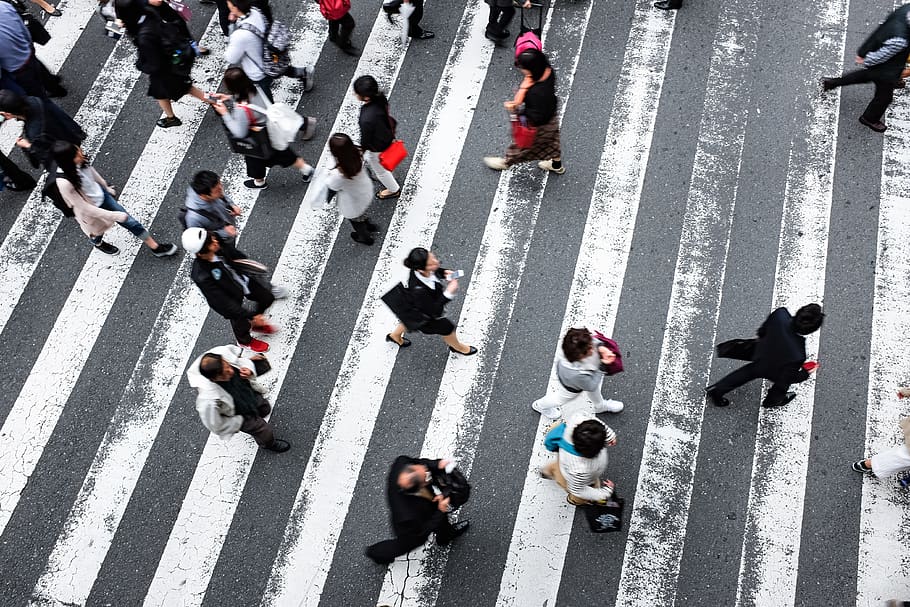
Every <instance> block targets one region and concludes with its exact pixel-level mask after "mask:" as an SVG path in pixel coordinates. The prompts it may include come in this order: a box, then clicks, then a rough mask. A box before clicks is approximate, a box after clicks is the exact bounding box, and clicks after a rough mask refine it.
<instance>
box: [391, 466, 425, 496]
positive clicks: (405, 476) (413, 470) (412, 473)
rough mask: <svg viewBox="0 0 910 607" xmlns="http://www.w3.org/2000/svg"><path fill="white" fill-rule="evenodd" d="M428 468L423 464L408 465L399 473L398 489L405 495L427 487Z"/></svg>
mask: <svg viewBox="0 0 910 607" xmlns="http://www.w3.org/2000/svg"><path fill="white" fill-rule="evenodd" d="M427 472H429V471H428V470H427V467H426V466H424V465H423V464H408V465H407V466H405V467H404V468H402V470H401V472H399V473H398V488H399V489H400V490H401V491H404V492H405V493H414V492H415V491H419V490H420V489H421V488H423V487H426V486H427V484H428V483H429V481H428V480H427Z"/></svg>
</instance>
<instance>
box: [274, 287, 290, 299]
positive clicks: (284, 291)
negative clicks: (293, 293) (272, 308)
mask: <svg viewBox="0 0 910 607" xmlns="http://www.w3.org/2000/svg"><path fill="white" fill-rule="evenodd" d="M289 294H290V290H288V288H287V287H286V286H284V285H272V296H273V297H274V298H275V299H284V298H285V297H287V296H288V295H289Z"/></svg>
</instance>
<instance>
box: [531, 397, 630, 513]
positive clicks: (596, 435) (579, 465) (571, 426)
mask: <svg viewBox="0 0 910 607" xmlns="http://www.w3.org/2000/svg"><path fill="white" fill-rule="evenodd" d="M614 445H616V432H614V431H613V429H612V428H610V426H608V425H606V424H605V423H603V422H602V421H600V420H599V419H597V416H596V415H594V414H593V413H591V412H590V411H576V412H575V413H573V414H572V415H571V416H570V417H569V419H568V421H566V422H565V423H563V424H559V425H557V426H554V427H553V428H552V429H551V430H550V431H549V432H547V436H546V437H545V439H544V446H545V447H546V448H547V450H548V451H555V452H556V454H557V455H556V459H555V460H553V461H551V462H550V463H549V464H547V465H546V466H544V467H543V468H541V470H540V475H541V476H542V477H543V478H547V479H550V480H552V481H555V482H556V484H557V485H559V486H560V487H562V488H563V489H564V490H565V492H566V493H567V494H568V495H567V496H566V501H567V502H569V503H570V504H572V505H573V506H584V505H587V504H598V503H600V504H602V503H604V502H606V501H607V500H608V499H610V498H611V497H612V496H613V481H610V480H605V479H602V478H601V475H602V474H603V473H604V471H605V470H606V469H607V447H612V446H614Z"/></svg>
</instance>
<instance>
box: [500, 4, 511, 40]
mask: <svg viewBox="0 0 910 607" xmlns="http://www.w3.org/2000/svg"><path fill="white" fill-rule="evenodd" d="M514 16H515V7H514V6H511V5H509V6H507V7H505V8H500V9H499V18H498V19H497V25H498V26H499V31H500V32H502V34H503V35H504V36H507V35H508V34H506V32H507V31H508V28H509V23H511V22H512V18H513V17H514Z"/></svg>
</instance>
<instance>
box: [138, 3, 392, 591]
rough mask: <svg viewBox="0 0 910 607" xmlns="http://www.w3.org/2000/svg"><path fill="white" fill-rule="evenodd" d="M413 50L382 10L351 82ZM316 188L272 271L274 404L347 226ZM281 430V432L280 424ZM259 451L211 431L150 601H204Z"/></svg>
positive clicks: (316, 23)
mask: <svg viewBox="0 0 910 607" xmlns="http://www.w3.org/2000/svg"><path fill="white" fill-rule="evenodd" d="M307 7H308V8H307V13H306V14H307V19H308V20H311V23H312V26H311V27H312V28H314V29H318V30H319V31H320V32H323V35H324V34H325V32H326V28H327V25H326V22H325V19H324V18H323V17H322V16H321V15H320V13H319V11H318V6H317V5H315V4H308V5H307ZM406 50H407V47H406V46H404V45H402V43H401V35H400V29H399V26H397V25H392V24H390V23H389V22H388V20H387V19H386V15H385V13H382V12H380V13H379V15H378V16H377V18H376V21H375V23H374V25H373V29H372V31H371V33H370V38H369V40H368V41H367V43H366V45H365V47H364V49H363V53H362V55H361V57H360V61H359V63H358V65H357V69H356V70H355V75H354V78H353V79H352V81H351V82H352V83H353V80H354V79H356V78H357V77H359V76H361V75H362V74H373V75H374V76H375V77H376V78H377V80H378V81H379V83H380V87H385V88H389V89H390V88H391V86H392V84H393V83H394V82H395V80H396V79H397V76H398V70H399V69H400V67H401V63H402V62H403V61H404V56H405V52H406ZM359 111H360V102H359V101H357V99H356V98H355V97H354V95H353V93H352V92H351V91H350V90H349V91H348V92H347V93H346V96H345V99H344V101H343V103H342V106H341V108H340V110H339V112H338V115H337V117H336V120H335V123H334V125H333V126H332V129H331V130H330V131H328V132H329V133H334V132H338V131H342V132H348V133H353V132H357V128H358V116H359ZM330 157H331V155H330V154H329V152H328V151H327V148H324V149H323V153H322V156H321V157H320V159H319V163H318V165H319V166H320V167H325V166H326V164H327V163H328V162H329V158H330ZM316 191H317V188H313V189H312V190H307V194H306V195H305V197H304V200H303V203H302V204H301V206H300V209H299V212H298V214H297V217H296V219H295V220H294V225H293V227H292V228H291V231H290V233H289V235H288V238H287V240H286V242H285V247H284V249H283V251H282V253H281V257H280V258H279V261H278V264H277V266H276V269H275V273H274V275H273V280H274V281H275V282H281V283H284V284H286V285H287V286H288V287H289V289H290V291H291V293H290V296H289V297H288V299H286V300H281V301H278V302H276V303H275V304H274V305H273V306H272V308H271V313H272V317H273V318H274V319H276V320H277V321H278V324H279V325H280V326H281V327H282V331H281V332H280V333H278V334H277V335H275V336H274V337H272V338H270V339H269V342H270V345H271V348H270V351H269V359H270V360H271V362H272V368H273V371H274V372H273V373H271V374H270V376H269V377H267V378H264V380H265V381H264V382H263V383H264V384H265V385H266V386H267V387H268V394H269V396H270V400H271V401H272V402H273V403H277V401H278V397H279V394H280V391H281V386H282V385H283V383H284V378H285V375H286V373H287V369H288V365H289V364H290V361H291V358H292V357H293V354H294V352H295V349H296V345H297V340H298V339H299V337H300V334H301V332H302V331H303V327H304V324H305V323H306V320H307V318H308V316H309V310H310V306H311V305H312V302H313V298H314V297H315V294H316V291H317V289H318V287H319V283H320V281H321V280H322V275H323V272H324V271H325V267H326V264H327V263H328V258H329V255H330V253H331V251H332V245H333V243H334V241H335V238H336V236H337V235H338V230H339V228H340V226H341V219H340V217H339V216H338V214H337V213H336V212H335V211H334V210H329V211H322V212H315V211H313V210H312V209H311V208H310V202H311V199H312V196H313V194H315V192H316ZM278 432H279V435H280V429H279V431H278ZM258 451H259V449H258V448H257V446H256V444H255V443H253V442H252V441H249V440H244V441H243V442H242V443H240V444H238V443H237V442H236V441H231V442H230V443H226V442H225V441H222V440H221V439H219V438H218V437H216V436H212V437H210V438H209V440H208V442H207V443H206V446H205V448H204V450H203V452H202V456H201V458H200V460H199V463H198V464H197V466H196V472H195V474H194V475H193V480H192V481H191V483H190V487H189V489H188V491H187V494H186V496H185V497H184V501H183V504H182V506H181V509H180V513H179V514H178V517H177V521H176V523H175V524H174V529H173V530H172V532H171V535H170V537H169V538H168V542H167V545H166V546H165V549H164V553H163V555H162V557H161V560H160V561H159V563H158V568H157V571H156V572H155V577H154V579H153V580H152V584H151V587H150V588H149V591H148V594H147V595H146V598H145V605H148V606H151V605H162V606H169V605H173V604H175V603H176V604H180V605H182V606H184V607H186V606H188V605H198V604H200V603H201V602H202V600H203V598H204V596H205V591H206V589H207V587H208V583H209V580H210V579H211V576H212V573H213V571H214V568H215V565H216V564H217V560H218V555H219V554H220V552H221V548H222V546H223V544H224V540H225V538H226V537H227V534H228V531H229V529H230V525H231V520H232V519H233V516H234V513H235V511H236V509H237V504H238V503H239V502H240V497H241V495H242V494H243V487H244V485H245V484H246V479H247V476H248V475H249V472H250V469H251V468H252V466H253V461H254V460H255V458H256V454H257V453H258Z"/></svg>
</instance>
